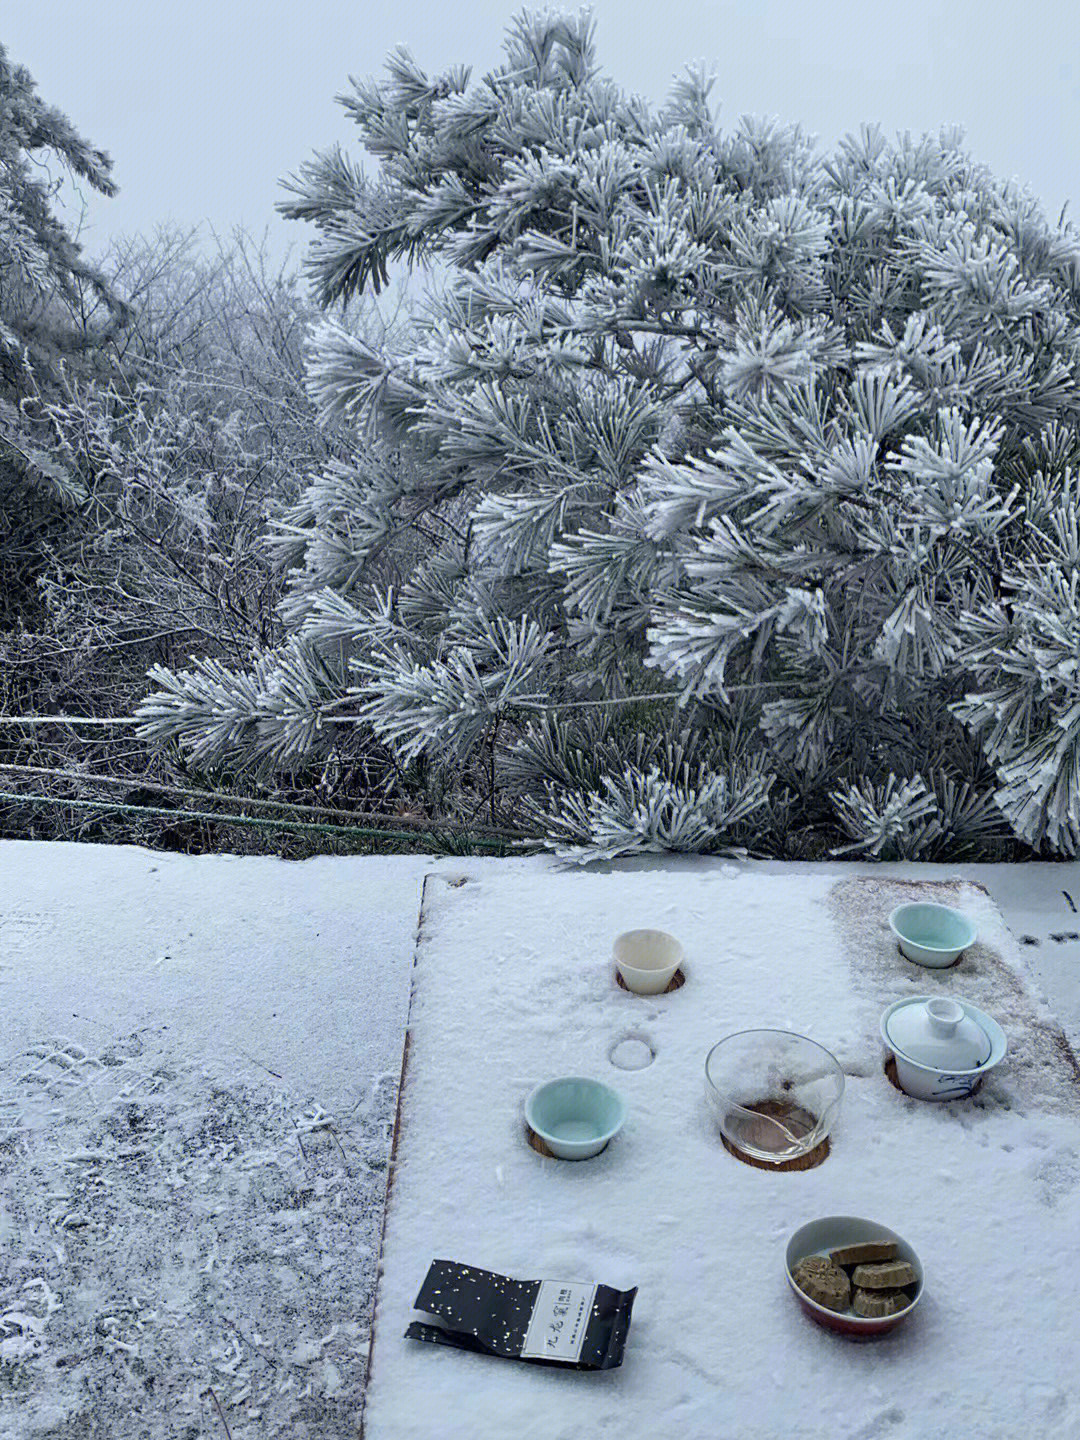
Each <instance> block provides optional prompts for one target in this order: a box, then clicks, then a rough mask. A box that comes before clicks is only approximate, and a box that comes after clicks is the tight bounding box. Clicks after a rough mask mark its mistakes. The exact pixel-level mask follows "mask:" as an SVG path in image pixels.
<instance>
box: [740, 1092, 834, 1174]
mask: <svg viewBox="0 0 1080 1440" xmlns="http://www.w3.org/2000/svg"><path fill="white" fill-rule="evenodd" d="M743 1108H744V1109H746V1110H753V1111H755V1112H756V1113H757V1114H759V1115H765V1116H768V1117H770V1118H772V1119H775V1120H781V1121H785V1122H790V1121H791V1120H798V1121H800V1123H802V1124H806V1123H809V1125H810V1127H811V1128H813V1125H814V1123H815V1121H814V1117H813V1116H812V1115H810V1114H809V1113H808V1112H807V1111H805V1110H803V1109H801V1108H800V1107H799V1106H798V1105H792V1104H790V1103H788V1102H785V1101H780V1100H762V1101H760V1102H759V1103H758V1104H757V1105H746V1106H744V1107H743ZM767 1129H771V1127H764V1126H763V1132H764V1131H766V1130H767ZM720 1140H721V1142H722V1144H723V1146H724V1149H725V1150H726V1151H727V1152H728V1154H729V1155H734V1157H735V1159H736V1160H741V1161H742V1162H743V1164H744V1165H752V1166H754V1168H755V1169H757V1170H813V1169H814V1168H815V1166H818V1165H820V1164H821V1163H822V1161H823V1160H827V1159H828V1157H829V1137H828V1136H827V1135H826V1136H825V1138H824V1140H822V1141H820V1143H819V1144H817V1145H815V1146H814V1148H813V1149H812V1150H808V1151H807V1152H806V1154H805V1155H796V1156H794V1157H793V1158H792V1159H790V1160H761V1159H759V1158H758V1156H756V1155H751V1154H750V1153H749V1152H748V1151H746V1150H741V1149H740V1148H739V1147H738V1146H737V1145H734V1144H733V1143H732V1142H731V1141H730V1140H729V1139H728V1138H727V1136H726V1135H721V1136H720Z"/></svg>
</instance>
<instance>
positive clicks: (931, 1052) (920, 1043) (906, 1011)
mask: <svg viewBox="0 0 1080 1440" xmlns="http://www.w3.org/2000/svg"><path fill="white" fill-rule="evenodd" d="M886 1038H887V1039H888V1041H889V1044H890V1045H892V1047H893V1049H894V1050H896V1051H897V1052H898V1053H899V1054H901V1055H904V1056H906V1058H907V1059H909V1060H914V1062H915V1063H916V1065H929V1066H931V1067H932V1068H933V1069H935V1070H954V1071H965V1070H977V1069H978V1068H979V1066H980V1065H985V1064H986V1062H987V1060H989V1058H990V1052H991V1050H992V1048H993V1046H992V1044H991V1041H990V1036H989V1035H987V1033H986V1031H985V1030H984V1029H983V1028H982V1026H981V1025H980V1024H978V1022H977V1021H975V1020H973V1019H972V1018H971V1016H970V1015H969V1014H968V1013H967V1011H966V1010H965V1009H964V1007H963V1006H962V1005H960V1004H958V1003H957V1001H955V1000H913V1001H912V1002H911V1004H910V1005H901V1006H900V1007H899V1009H897V1010H896V1011H894V1013H893V1014H892V1015H891V1016H890V1017H889V1021H888V1027H887V1030H886Z"/></svg>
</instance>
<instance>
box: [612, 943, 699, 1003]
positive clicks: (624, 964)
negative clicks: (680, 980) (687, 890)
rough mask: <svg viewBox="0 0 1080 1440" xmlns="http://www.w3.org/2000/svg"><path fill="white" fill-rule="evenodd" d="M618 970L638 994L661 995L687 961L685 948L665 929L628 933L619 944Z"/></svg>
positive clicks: (624, 982)
mask: <svg viewBox="0 0 1080 1440" xmlns="http://www.w3.org/2000/svg"><path fill="white" fill-rule="evenodd" d="M614 957H615V968H616V969H617V970H618V972H619V974H620V975H621V976H622V979H623V984H624V985H625V986H626V988H627V989H628V990H632V991H633V992H634V994H635V995H659V994H660V993H661V992H662V991H664V990H666V989H667V987H668V986H669V985H670V984H671V978H672V976H673V975H674V974H675V971H676V970H678V968H679V966H680V965H681V964H682V962H683V948H682V946H681V945H680V944H679V942H678V940H676V939H675V937H674V935H669V934H668V933H667V932H666V931H665V930H627V931H626V932H625V933H624V934H622V935H620V936H619V937H618V939H617V940H616V941H615V951H614Z"/></svg>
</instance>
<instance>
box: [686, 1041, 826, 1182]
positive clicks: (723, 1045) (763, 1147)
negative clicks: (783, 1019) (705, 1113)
mask: <svg viewBox="0 0 1080 1440" xmlns="http://www.w3.org/2000/svg"><path fill="white" fill-rule="evenodd" d="M705 1093H706V1095H707V1097H708V1100H709V1104H710V1106H711V1107H712V1110H713V1113H714V1114H715V1115H716V1118H717V1121H718V1123H719V1125H720V1133H721V1134H722V1135H723V1136H724V1138H725V1140H727V1142H728V1144H729V1145H732V1146H733V1147H734V1148H735V1149H736V1150H741V1151H742V1152H743V1153H744V1154H747V1155H750V1156H752V1157H753V1158H754V1159H755V1160H760V1161H764V1162H765V1163H766V1164H774V1165H780V1164H783V1163H784V1162H785V1161H788V1160H795V1159H797V1158H798V1157H799V1156H801V1155H807V1154H809V1152H810V1151H811V1150H813V1149H814V1148H815V1147H816V1146H818V1145H820V1144H821V1142H822V1141H823V1140H824V1139H825V1137H826V1135H828V1133H829V1130H830V1128H831V1126H832V1124H833V1121H834V1120H835V1118H836V1112H837V1110H838V1108H839V1105H840V1100H841V1098H842V1096H843V1094H844V1072H843V1070H841V1068H840V1064H839V1062H838V1060H837V1059H836V1056H835V1055H833V1054H831V1053H830V1051H828V1050H826V1049H825V1047H824V1045H819V1044H818V1043H817V1042H816V1041H815V1040H808V1039H807V1038H806V1036H805V1035H795V1034H794V1033H792V1031H790V1030H740V1031H739V1032H738V1033H737V1034H735V1035H728V1036H727V1038H726V1039H724V1040H720V1041H719V1042H718V1043H717V1044H716V1045H714V1046H713V1048H712V1049H711V1050H710V1051H709V1053H708V1056H707V1057H706V1060H705Z"/></svg>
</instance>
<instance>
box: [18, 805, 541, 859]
mask: <svg viewBox="0 0 1080 1440" xmlns="http://www.w3.org/2000/svg"><path fill="white" fill-rule="evenodd" d="M0 800H3V801H9V802H11V803H13V804H16V805H54V806H56V805H70V806H72V807H73V808H75V809H76V810H104V811H106V812H107V813H109V814H112V813H113V812H116V813H118V814H124V815H162V816H164V817H165V818H166V819H169V820H204V821H205V820H210V821H216V822H217V823H218V824H219V825H247V826H249V827H250V828H252V829H255V830H293V831H296V832H298V833H300V834H305V833H307V832H309V831H310V832H313V833H317V834H323V835H350V836H358V837H359V838H361V839H364V840H407V841H409V843H410V844H416V842H417V841H418V840H420V839H422V838H424V837H425V836H426V837H427V838H428V839H430V840H431V841H432V842H433V843H434V844H436V845H437V844H438V843H439V835H440V834H442V835H444V836H445V835H454V836H455V837H457V838H459V839H463V840H465V841H466V842H467V843H468V844H470V845H474V846H477V847H481V848H483V849H485V850H501V849H505V847H506V844H507V842H506V841H505V840H496V839H494V838H491V837H488V836H483V835H473V834H471V833H470V832H469V831H467V830H454V829H451V828H450V827H440V826H438V825H434V826H432V827H431V828H430V829H429V830H428V831H406V830H374V829H367V828H364V827H363V826H359V825H316V824H314V823H313V822H312V821H308V820H275V819H274V818H273V817H271V816H260V815H220V814H216V813H213V812H211V811H205V810H166V809H164V808H162V807H161V806H158V805H127V804H119V803H117V802H115V801H109V800H69V799H66V798H65V797H63V796H61V795H26V794H19V793H18V792H16V791H11V790H0ZM537 843H538V842H537Z"/></svg>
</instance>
